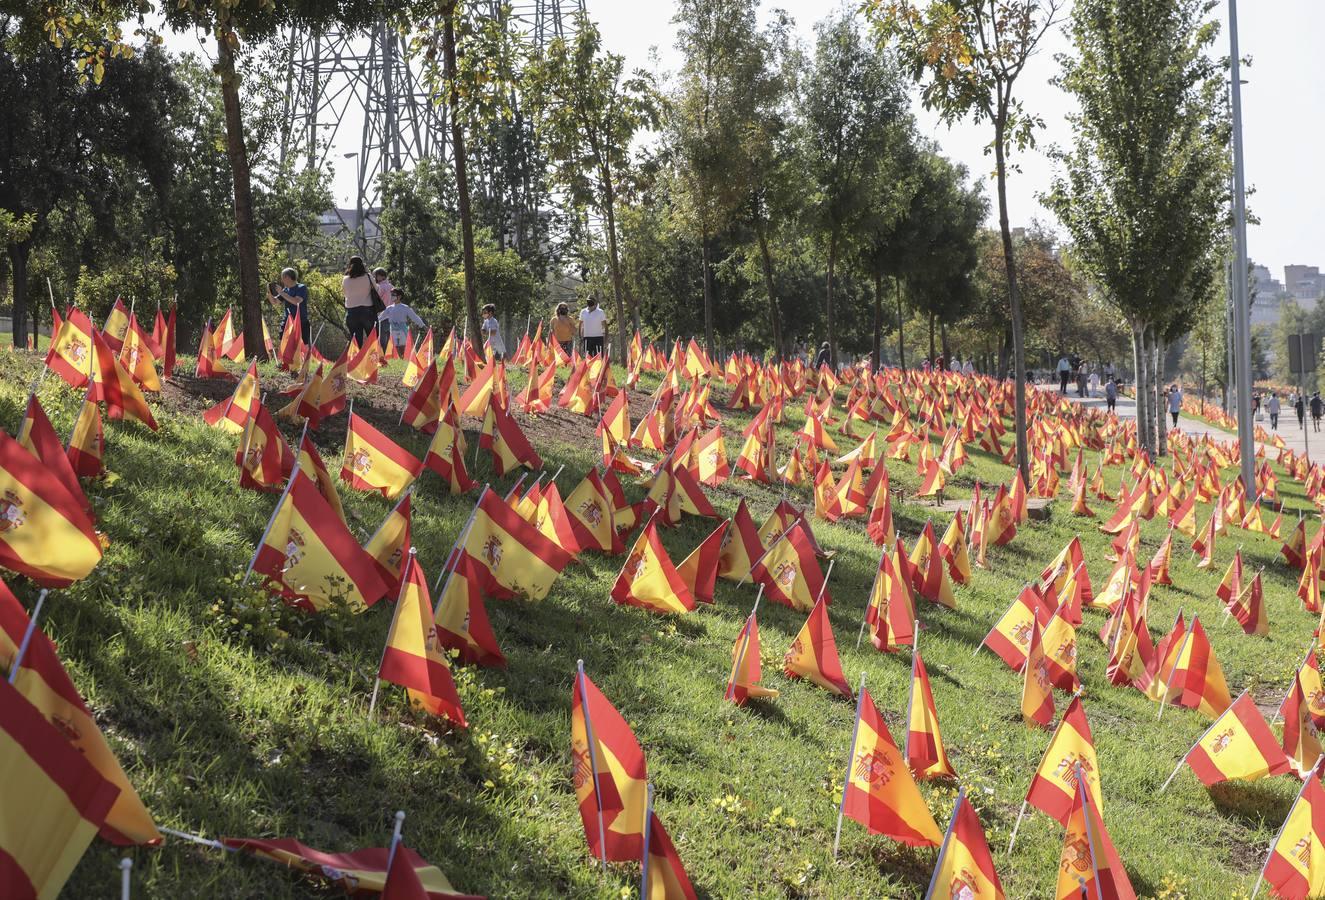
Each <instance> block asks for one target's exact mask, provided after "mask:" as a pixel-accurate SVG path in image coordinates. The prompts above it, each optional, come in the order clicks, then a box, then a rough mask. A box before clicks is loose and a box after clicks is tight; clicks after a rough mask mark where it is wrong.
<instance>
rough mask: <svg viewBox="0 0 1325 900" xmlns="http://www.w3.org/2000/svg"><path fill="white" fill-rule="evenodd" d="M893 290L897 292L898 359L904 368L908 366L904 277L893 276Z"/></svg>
mask: <svg viewBox="0 0 1325 900" xmlns="http://www.w3.org/2000/svg"><path fill="white" fill-rule="evenodd" d="M893 290H894V291H896V293H897V361H898V363H899V364H900V365H901V367H902V368H903V369H905V368H906V338H905V337H904V336H903V335H902V332H903V331H904V330H905V329H904V328H903V327H902V326H903V325H904V324H905V322H906V316H905V315H904V314H903V313H902V279H900V278H897V277H896V276H894V277H893Z"/></svg>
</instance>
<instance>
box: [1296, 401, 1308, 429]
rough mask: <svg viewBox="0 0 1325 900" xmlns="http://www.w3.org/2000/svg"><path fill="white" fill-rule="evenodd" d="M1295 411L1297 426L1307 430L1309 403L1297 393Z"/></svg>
mask: <svg viewBox="0 0 1325 900" xmlns="http://www.w3.org/2000/svg"><path fill="white" fill-rule="evenodd" d="M1293 411H1294V412H1296V413H1297V427H1298V428H1301V429H1302V430H1304V431H1305V430H1306V427H1307V404H1306V401H1305V400H1303V399H1302V395H1301V394H1298V395H1297V400H1296V401H1294V402H1293Z"/></svg>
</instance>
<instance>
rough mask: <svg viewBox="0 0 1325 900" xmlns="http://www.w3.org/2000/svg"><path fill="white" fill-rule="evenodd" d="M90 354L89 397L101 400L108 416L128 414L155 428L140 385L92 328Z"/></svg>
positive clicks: (154, 421) (118, 416) (119, 417)
mask: <svg viewBox="0 0 1325 900" xmlns="http://www.w3.org/2000/svg"><path fill="white" fill-rule="evenodd" d="M92 355H93V360H92V393H91V395H90V396H91V397H92V399H93V400H98V401H104V402H105V404H106V415H108V416H110V417H111V418H112V419H123V418H124V417H125V416H128V417H129V418H131V419H137V420H138V421H139V422H142V423H143V424H144V425H146V426H147V427H148V428H150V429H152V430H153V431H156V427H157V426H156V419H154V418H152V409H151V407H149V406H148V405H147V398H146V397H144V396H143V392H142V389H141V388H139V387H138V385H137V383H136V382H135V381H134V380H133V379H132V378H130V377H129V373H128V372H126V371H124V367H123V366H121V365H120V361H119V360H118V359H116V358H115V353H114V351H112V350H111V349H110V348H109V347H107V346H106V342H105V341H104V340H102V338H101V333H100V332H96V331H94V332H92Z"/></svg>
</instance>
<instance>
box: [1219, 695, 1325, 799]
mask: <svg viewBox="0 0 1325 900" xmlns="http://www.w3.org/2000/svg"><path fill="white" fill-rule="evenodd" d="M1236 705H1237V704H1236V703H1235V704H1234V706H1236ZM1280 709H1281V711H1282V712H1283V716H1284V737H1283V742H1282V745H1283V750H1284V754H1285V755H1286V756H1287V757H1288V760H1289V762H1290V763H1292V766H1293V769H1294V770H1295V771H1296V772H1297V774H1298V776H1299V777H1301V778H1305V777H1306V776H1307V775H1308V774H1310V773H1311V772H1312V770H1314V769H1316V768H1318V766H1317V764H1318V763H1319V762H1320V755H1321V744H1320V735H1319V733H1318V732H1317V730H1316V723H1315V721H1314V719H1313V717H1312V709H1311V705H1310V703H1308V701H1307V695H1306V694H1305V693H1304V692H1303V690H1302V682H1301V681H1300V680H1298V679H1296V678H1295V679H1293V686H1292V687H1291V688H1290V689H1289V691H1288V696H1287V697H1285V698H1284V702H1283V705H1282V707H1281V708H1280ZM1225 715H1227V713H1225Z"/></svg>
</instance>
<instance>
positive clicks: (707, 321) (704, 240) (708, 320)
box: [699, 227, 713, 355]
mask: <svg viewBox="0 0 1325 900" xmlns="http://www.w3.org/2000/svg"><path fill="white" fill-rule="evenodd" d="M699 256H700V260H701V264H702V265H703V267H704V348H705V349H706V350H708V352H709V354H710V355H711V354H712V353H713V259H712V251H711V250H710V248H709V233H708V228H707V227H706V228H705V229H704V234H703V235H702V236H701V238H700V247H699Z"/></svg>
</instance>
